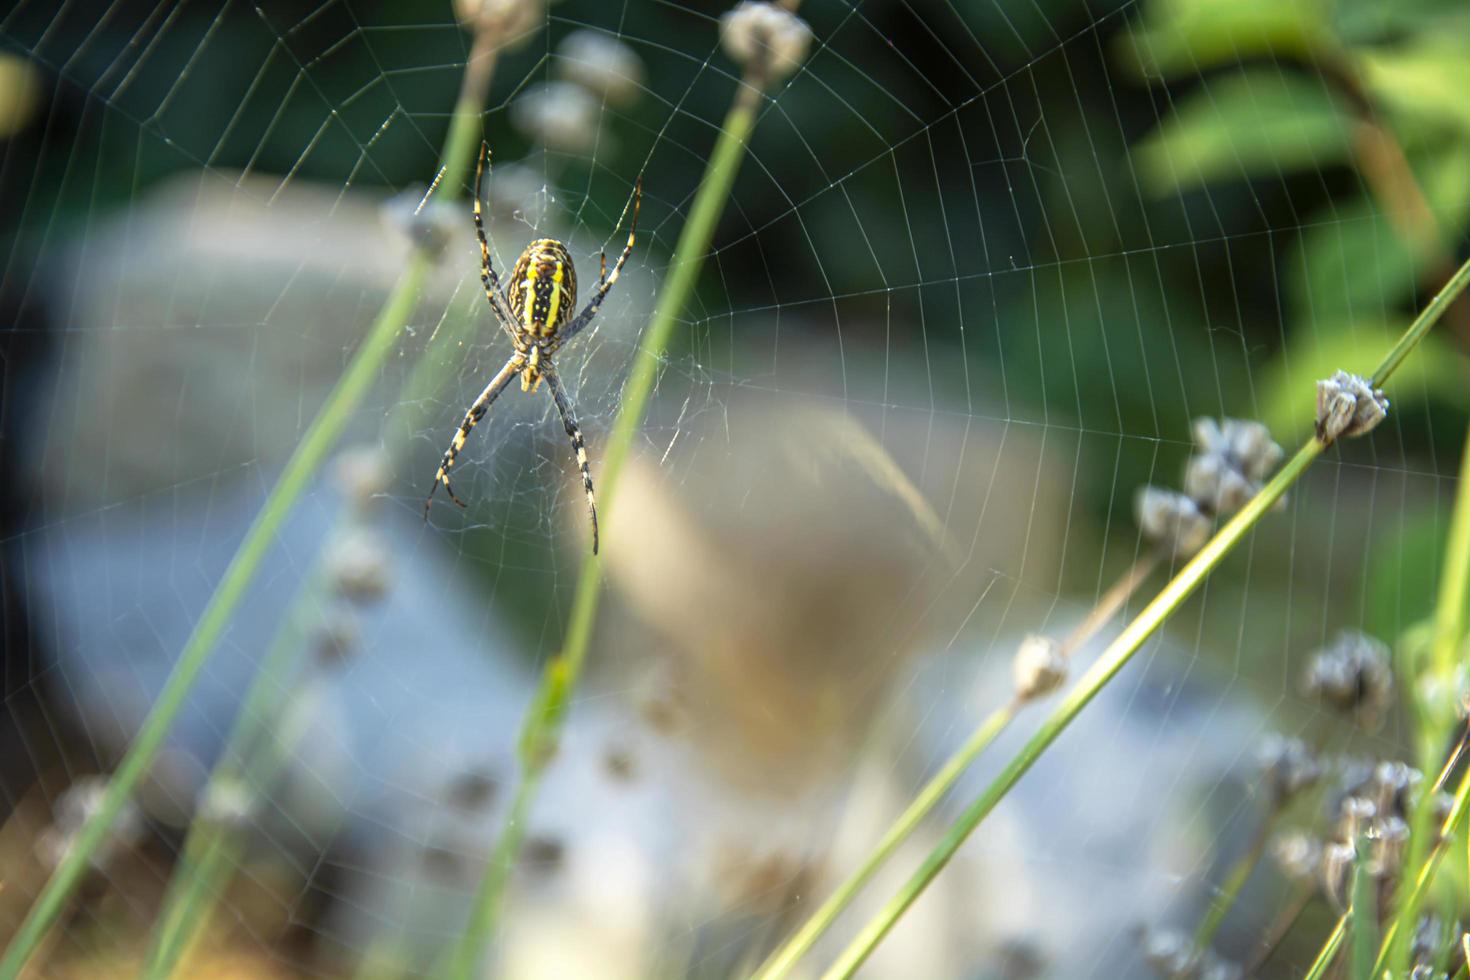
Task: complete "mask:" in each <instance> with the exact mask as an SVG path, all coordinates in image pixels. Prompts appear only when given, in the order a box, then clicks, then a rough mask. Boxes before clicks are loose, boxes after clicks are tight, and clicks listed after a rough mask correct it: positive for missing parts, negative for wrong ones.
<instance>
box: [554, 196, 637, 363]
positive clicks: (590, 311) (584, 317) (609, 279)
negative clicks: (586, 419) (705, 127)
mask: <svg viewBox="0 0 1470 980" xmlns="http://www.w3.org/2000/svg"><path fill="white" fill-rule="evenodd" d="M642 203H643V178H642V177H639V178H638V182H637V183H636V184H634V185H633V220H632V222H631V223H630V224H629V225H628V244H627V245H625V246H624V247H623V254H622V255H619V256H618V261H617V263H616V264H614V265H613V270H612V273H611V274H608V273H607V266H606V264H604V265H603V278H602V279H601V280H600V281H599V282H598V284H597V291H596V292H594V293H593V294H592V298H591V299H590V300H588V301H587V305H586V307H584V308H583V310H582V312H581V313H578V314H577V318H576V319H575V320H573V321H572V322H571V323H568V324H567V325H566V326H564V327H562V328H561V330H559V331H558V332H557V337H556V346H558V347H560V346H561V345H562V344H564V343H566V342H567V341H569V340H571V339H572V338H573V337H575V336H576V335H577V334H579V333H581V332H582V331H583V330H585V329H586V328H587V324H589V323H591V322H592V318H593V317H595V316H596V315H597V310H598V308H599V307H601V306H602V300H603V297H605V296H607V291H608V290H609V289H611V288H612V286H613V283H615V282H617V281H618V276H620V275H622V273H623V263H625V262H627V261H628V256H629V255H632V254H633V242H634V241H636V240H637V236H638V206H639V205H640V204H642Z"/></svg>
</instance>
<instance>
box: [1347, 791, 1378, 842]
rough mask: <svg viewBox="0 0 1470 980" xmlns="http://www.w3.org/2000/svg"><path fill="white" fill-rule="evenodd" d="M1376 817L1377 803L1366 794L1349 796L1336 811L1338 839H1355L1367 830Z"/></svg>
mask: <svg viewBox="0 0 1470 980" xmlns="http://www.w3.org/2000/svg"><path fill="white" fill-rule="evenodd" d="M1377 817H1378V804H1376V803H1374V802H1373V801H1372V800H1370V799H1368V797H1366V796H1349V797H1348V798H1347V799H1345V800H1343V801H1342V807H1341V808H1340V810H1339V812H1338V821H1337V837H1338V840H1343V841H1355V840H1357V839H1358V838H1359V837H1361V836H1363V835H1364V834H1366V833H1367V832H1368V828H1369V827H1370V826H1372V824H1373V821H1374V820H1375V819H1377Z"/></svg>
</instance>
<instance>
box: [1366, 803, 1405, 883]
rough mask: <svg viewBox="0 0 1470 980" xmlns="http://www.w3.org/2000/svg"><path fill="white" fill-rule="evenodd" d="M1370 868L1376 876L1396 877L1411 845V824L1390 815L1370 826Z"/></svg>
mask: <svg viewBox="0 0 1470 980" xmlns="http://www.w3.org/2000/svg"><path fill="white" fill-rule="evenodd" d="M1366 836H1367V838H1368V869H1369V871H1371V872H1372V873H1373V876H1374V877H1376V878H1389V879H1396V878H1397V877H1398V874H1399V869H1400V868H1402V867H1403V864H1404V851H1405V850H1406V849H1407V848H1408V846H1409V825H1408V823H1407V822H1405V820H1404V819H1403V818H1402V817H1396V816H1393V815H1389V816H1386V817H1384V818H1383V819H1381V820H1376V821H1374V822H1373V823H1372V824H1370V825H1369V826H1368V832H1367V835H1366Z"/></svg>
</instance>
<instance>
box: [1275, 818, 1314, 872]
mask: <svg viewBox="0 0 1470 980" xmlns="http://www.w3.org/2000/svg"><path fill="white" fill-rule="evenodd" d="M1271 856H1272V857H1273V858H1275V860H1276V866H1277V867H1278V868H1280V869H1281V873H1282V874H1283V875H1285V876H1286V877H1288V878H1290V879H1291V880H1293V881H1310V880H1311V879H1312V878H1314V877H1316V875H1317V871H1318V869H1319V868H1320V867H1321V866H1322V842H1321V841H1319V840H1317V838H1315V837H1313V836H1312V835H1311V834H1307V833H1303V832H1302V831H1299V830H1295V831H1291V832H1289V833H1285V834H1281V835H1279V836H1278V837H1277V838H1276V839H1275V840H1274V841H1272V842H1271Z"/></svg>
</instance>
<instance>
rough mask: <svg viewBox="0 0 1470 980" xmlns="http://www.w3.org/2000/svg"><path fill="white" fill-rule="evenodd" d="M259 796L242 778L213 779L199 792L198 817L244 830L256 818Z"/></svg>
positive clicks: (230, 827) (233, 828) (212, 822)
mask: <svg viewBox="0 0 1470 980" xmlns="http://www.w3.org/2000/svg"><path fill="white" fill-rule="evenodd" d="M257 805H258V797H257V796H256V795H255V793H253V792H252V791H251V789H250V787H249V786H247V785H246V784H245V783H244V781H242V780H240V779H232V778H230V777H221V778H215V779H211V780H210V781H209V782H208V783H206V784H205V786H204V789H203V790H202V791H201V792H200V794H199V815H198V819H200V820H203V821H204V822H205V823H211V824H215V825H217V826H221V827H226V828H229V829H231V830H243V829H244V828H246V827H249V826H250V821H251V820H252V819H253V818H254V816H255V813H256V807H257Z"/></svg>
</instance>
